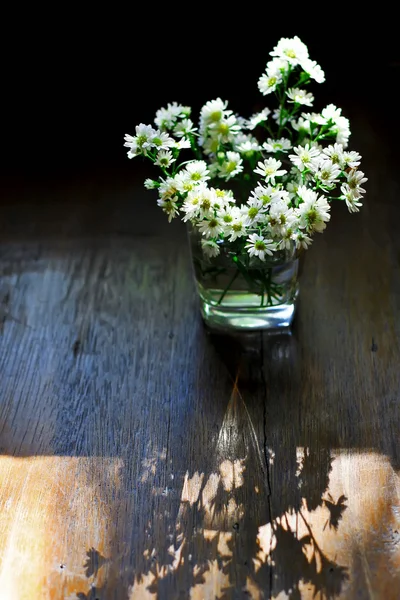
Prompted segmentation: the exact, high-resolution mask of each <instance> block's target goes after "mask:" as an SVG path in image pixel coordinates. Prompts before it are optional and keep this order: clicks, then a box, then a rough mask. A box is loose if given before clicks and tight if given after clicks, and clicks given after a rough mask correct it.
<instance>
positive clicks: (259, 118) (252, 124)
mask: <svg viewBox="0 0 400 600" xmlns="http://www.w3.org/2000/svg"><path fill="white" fill-rule="evenodd" d="M270 114H271V111H270V109H269V108H264V109H263V110H261V111H260V112H258V113H255V114H254V115H252V116H251V117H250V119H249V120H248V121H246V123H245V126H246V127H247V129H250V130H252V129H255V128H256V127H257V125H260V123H264V122H265V121H267V120H268V116H269V115H270Z"/></svg>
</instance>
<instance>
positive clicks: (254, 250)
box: [245, 233, 276, 260]
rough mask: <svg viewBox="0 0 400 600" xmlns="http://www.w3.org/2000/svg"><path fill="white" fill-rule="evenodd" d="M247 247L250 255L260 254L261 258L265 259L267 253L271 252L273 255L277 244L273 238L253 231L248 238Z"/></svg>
mask: <svg viewBox="0 0 400 600" xmlns="http://www.w3.org/2000/svg"><path fill="white" fill-rule="evenodd" d="M247 242H248V243H247V244H246V246H245V248H246V249H247V251H248V253H249V255H250V256H258V258H259V259H260V260H265V255H266V254H269V255H270V256H272V254H273V251H274V250H275V249H276V245H275V244H274V242H273V240H270V239H267V238H264V237H263V236H262V235H259V234H258V233H252V234H250V235H249V237H248V238H247Z"/></svg>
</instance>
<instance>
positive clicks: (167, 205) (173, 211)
mask: <svg viewBox="0 0 400 600" xmlns="http://www.w3.org/2000/svg"><path fill="white" fill-rule="evenodd" d="M177 200H178V198H177V196H174V197H173V198H168V199H164V198H159V199H158V200H157V204H158V206H161V208H162V209H163V211H164V212H165V213H166V214H167V215H168V221H169V222H171V221H172V219H173V218H174V217H176V215H177V214H178V207H177V204H176V202H177Z"/></svg>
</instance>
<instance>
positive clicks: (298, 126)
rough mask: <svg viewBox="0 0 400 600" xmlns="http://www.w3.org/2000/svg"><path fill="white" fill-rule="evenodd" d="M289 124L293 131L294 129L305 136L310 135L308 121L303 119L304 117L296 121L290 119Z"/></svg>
mask: <svg viewBox="0 0 400 600" xmlns="http://www.w3.org/2000/svg"><path fill="white" fill-rule="evenodd" d="M290 123H291V125H292V127H293V129H295V130H296V131H298V132H300V133H305V134H307V135H308V134H310V133H311V129H310V121H309V119H305V118H304V117H299V119H298V120H297V121H296V120H295V119H292V121H291V122H290Z"/></svg>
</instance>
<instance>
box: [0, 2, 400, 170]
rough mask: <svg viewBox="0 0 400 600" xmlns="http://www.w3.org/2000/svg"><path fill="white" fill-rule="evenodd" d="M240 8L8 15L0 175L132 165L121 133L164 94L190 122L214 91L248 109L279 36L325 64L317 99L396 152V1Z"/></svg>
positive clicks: (151, 111) (146, 117)
mask: <svg viewBox="0 0 400 600" xmlns="http://www.w3.org/2000/svg"><path fill="white" fill-rule="evenodd" d="M239 8H240V11H236V12H229V11H228V9H226V8H225V7H223V8H220V9H218V8H217V7H214V6H197V5H196V6H193V7H192V8H190V10H189V8H188V7H186V8H184V9H183V8H182V9H178V8H177V7H176V6H175V7H174V6H168V7H167V8H164V9H163V10H164V11H165V12H164V13H163V12H160V8H159V7H155V6H153V5H151V6H150V5H149V6H141V7H140V9H138V8H136V9H126V10H125V11H118V9H114V10H113V11H111V10H110V7H107V9H104V10H101V9H99V8H96V10H95V11H94V10H93V11H89V12H87V13H85V12H84V11H83V9H79V11H78V10H76V11H73V10H67V9H63V8H62V7H61V8H60V7H58V8H57V11H52V10H51V9H45V10H44V9H38V8H37V7H35V8H34V9H32V8H30V9H27V8H23V9H22V8H17V9H14V10H15V13H18V14H12V15H11V14H10V13H9V14H7V15H4V18H3V41H2V44H3V48H2V64H3V68H2V81H3V85H2V90H3V91H2V99H3V102H2V103H3V110H2V118H3V127H2V161H1V176H2V180H3V181H16V180H21V179H26V180H29V181H30V180H34V179H37V178H39V179H40V178H45V179H46V180H51V179H52V178H56V179H57V178H58V177H75V176H78V177H79V176H81V175H82V174H85V173H89V172H90V173H95V174H96V173H101V172H104V170H107V169H109V170H114V171H116V172H117V173H121V174H122V173H129V172H130V171H131V172H132V170H133V169H135V170H137V169H138V168H139V165H138V164H134V161H129V160H128V159H127V157H126V149H125V148H124V147H123V137H124V134H125V133H131V134H134V130H135V126H136V125H137V124H139V123H141V122H143V123H150V122H152V120H153V118H154V116H155V113H156V110H157V109H158V108H160V107H162V106H166V104H167V103H168V102H172V101H176V102H179V103H182V104H185V105H190V106H192V108H193V120H194V121H196V119H197V116H198V111H199V109H200V107H201V106H202V105H203V104H204V103H205V102H206V101H208V100H211V99H213V98H216V97H221V98H222V99H224V100H228V101H229V106H230V108H231V109H232V110H234V111H237V112H239V113H240V114H242V116H245V117H247V116H250V114H252V113H253V112H254V110H255V109H258V108H260V102H261V103H262V105H264V103H265V104H266V105H271V106H272V103H271V100H272V97H263V96H262V95H261V94H260V92H259V91H258V87H257V80H258V78H259V77H260V75H261V74H262V72H263V71H264V68H265V65H266V63H267V62H268V61H269V60H270V58H271V57H270V56H269V52H270V51H271V50H272V49H273V47H274V46H275V45H276V43H277V42H278V40H279V39H280V38H281V37H292V36H294V35H298V36H299V37H300V39H301V40H302V41H303V42H304V43H305V44H306V45H307V46H308V49H309V53H310V58H312V59H313V60H316V61H317V62H318V63H319V64H320V65H321V67H322V68H323V70H324V71H325V75H326V81H325V82H324V83H323V84H316V83H313V84H312V86H311V87H310V91H312V92H313V93H314V96H315V99H316V101H315V106H314V109H315V110H316V111H317V110H320V109H321V108H322V107H323V106H324V105H326V104H327V103H330V102H332V103H334V104H336V105H337V106H339V107H341V108H342V111H343V115H344V116H346V117H348V118H349V119H350V122H351V123H352V120H353V119H354V118H356V119H357V118H358V119H360V118H363V119H367V120H368V123H369V125H370V126H372V127H373V128H377V129H379V130H380V131H381V138H382V139H383V140H385V142H387V143H385V148H384V149H383V151H384V152H387V153H388V156H390V157H392V158H393V157H394V156H397V138H398V130H399V117H398V104H399V96H398V94H399V92H398V87H399V86H398V80H399V66H400V59H399V55H400V53H399V43H398V34H397V32H396V23H397V18H396V16H395V13H394V11H388V10H387V9H385V7H384V5H380V7H379V9H380V12H379V15H377V14H375V13H373V14H372V13H370V14H365V13H363V12H361V11H359V10H357V9H354V10H353V12H351V7H347V6H340V7H339V6H336V7H334V8H333V7H332V8H331V9H329V10H328V7H327V9H326V13H325V12H324V13H323V14H322V13H321V14H320V12H319V11H322V7H320V9H319V11H318V14H317V13H316V11H315V9H312V7H307V8H306V7H304V8H303V9H302V10H301V12H298V11H297V12H293V9H292V8H291V7H290V6H287V7H286V6H283V5H282V6H279V7H278V8H275V9H274V10H272V9H271V7H270V6H268V7H267V8H263V9H257V8H256V7H255V6H252V7H250V8H247V7H245V6H244V5H240V7H239ZM230 10H231V9H230ZM260 10H261V12H260ZM40 11H41V12H40ZM330 11H331V12H332V14H330ZM351 141H352V140H351V139H350V147H351ZM355 149H357V148H356V147H355Z"/></svg>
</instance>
